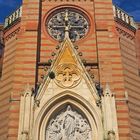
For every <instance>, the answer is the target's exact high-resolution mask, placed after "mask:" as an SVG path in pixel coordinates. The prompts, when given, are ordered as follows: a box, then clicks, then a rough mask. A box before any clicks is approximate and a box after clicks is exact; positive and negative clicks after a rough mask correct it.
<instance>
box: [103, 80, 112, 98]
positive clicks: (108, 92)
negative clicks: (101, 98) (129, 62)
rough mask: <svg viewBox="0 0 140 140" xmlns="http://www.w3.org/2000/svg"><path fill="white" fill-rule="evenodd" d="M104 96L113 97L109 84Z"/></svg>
mask: <svg viewBox="0 0 140 140" xmlns="http://www.w3.org/2000/svg"><path fill="white" fill-rule="evenodd" d="M104 95H105V96H112V92H111V90H110V86H109V84H108V83H107V84H106V87H105V90H104Z"/></svg>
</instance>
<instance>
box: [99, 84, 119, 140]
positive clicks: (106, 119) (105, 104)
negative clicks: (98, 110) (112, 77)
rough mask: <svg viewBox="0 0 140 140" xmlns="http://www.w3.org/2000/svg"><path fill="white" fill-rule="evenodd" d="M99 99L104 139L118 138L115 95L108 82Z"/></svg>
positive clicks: (117, 139)
mask: <svg viewBox="0 0 140 140" xmlns="http://www.w3.org/2000/svg"><path fill="white" fill-rule="evenodd" d="M101 99H102V112H103V124H104V135H105V140H119V137H118V124H117V114H116V104H115V97H114V95H113V94H112V93H111V90H110V88H109V85H108V84H107V85H106V88H105V90H104V94H103V96H102V97H101Z"/></svg>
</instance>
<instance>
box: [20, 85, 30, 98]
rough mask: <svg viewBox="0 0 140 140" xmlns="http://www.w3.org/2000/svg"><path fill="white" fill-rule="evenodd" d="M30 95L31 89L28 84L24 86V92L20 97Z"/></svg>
mask: <svg viewBox="0 0 140 140" xmlns="http://www.w3.org/2000/svg"><path fill="white" fill-rule="evenodd" d="M29 94H30V95H31V94H32V88H31V86H30V84H29V83H27V84H26V85H25V87H24V91H23V92H22V94H21V95H22V96H27V95H29Z"/></svg>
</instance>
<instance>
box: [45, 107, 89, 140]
mask: <svg viewBox="0 0 140 140" xmlns="http://www.w3.org/2000/svg"><path fill="white" fill-rule="evenodd" d="M46 140H91V128H90V125H89V123H88V121H87V119H86V118H84V117H83V116H82V115H80V114H79V113H78V112H77V111H73V110H72V109H71V106H68V107H67V109H66V110H65V111H63V112H61V113H60V114H59V115H57V116H56V118H55V119H51V120H50V122H49V124H48V126H47V130H46Z"/></svg>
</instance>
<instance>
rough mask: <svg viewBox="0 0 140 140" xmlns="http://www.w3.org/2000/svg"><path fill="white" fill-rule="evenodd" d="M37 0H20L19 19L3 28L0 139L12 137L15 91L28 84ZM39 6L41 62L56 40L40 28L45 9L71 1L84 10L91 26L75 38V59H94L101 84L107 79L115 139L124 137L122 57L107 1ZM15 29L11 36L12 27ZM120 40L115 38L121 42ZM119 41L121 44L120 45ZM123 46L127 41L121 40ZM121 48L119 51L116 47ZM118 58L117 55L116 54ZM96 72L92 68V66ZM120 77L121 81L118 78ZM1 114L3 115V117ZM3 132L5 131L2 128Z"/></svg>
mask: <svg viewBox="0 0 140 140" xmlns="http://www.w3.org/2000/svg"><path fill="white" fill-rule="evenodd" d="M38 1H39V0H24V1H23V13H22V18H21V22H20V23H19V24H17V25H16V26H13V27H12V28H10V29H8V30H7V31H6V32H5V43H6V44H5V45H6V47H5V56H4V67H3V76H2V80H1V84H0V88H1V90H0V95H1V96H0V100H1V106H0V108H1V109H0V111H1V112H0V121H3V123H0V139H3V140H4V139H9V140H16V139H17V130H18V119H19V101H12V102H11V103H10V104H9V98H10V96H12V99H18V100H19V99H20V98H19V97H20V93H21V92H22V91H23V90H24V87H25V85H26V84H27V83H29V84H30V85H32V86H34V81H35V62H36V48H37V25H38V13H39V3H38ZM42 4H43V7H42V34H41V62H47V61H48V60H49V59H50V58H51V59H53V57H52V56H51V53H52V52H53V51H54V52H55V51H56V49H55V47H56V46H57V45H58V44H59V43H58V42H57V41H54V40H53V39H52V38H51V37H50V36H49V35H48V34H47V32H46V29H45V26H44V23H45V19H46V18H47V16H48V15H49V12H50V11H51V10H52V9H54V8H56V7H57V6H62V5H66V6H74V7H75V8H79V9H81V10H83V11H85V13H86V14H88V15H89V18H90V22H91V27H90V32H89V33H88V35H87V37H85V38H84V39H82V40H80V41H78V42H76V43H75V45H78V46H79V50H78V51H81V52H82V53H83V56H82V57H81V59H85V60H87V62H99V73H100V76H99V75H98V74H97V75H95V77H97V80H99V79H100V81H101V84H102V85H103V87H104V86H105V84H106V83H109V84H110V87H111V89H112V91H113V92H115V93H116V100H117V101H116V104H117V117H118V124H119V135H120V140H128V139H129V137H130V125H129V116H128V107H127V104H126V102H125V101H124V97H125V96H124V93H125V87H126V88H127V86H126V81H125V78H126V73H125V72H126V71H125V70H124V69H125V68H124V65H122V63H125V62H126V61H125V58H124V57H122V53H125V51H123V49H122V47H120V42H119V35H118V34H117V32H116V28H115V27H116V25H115V22H114V18H113V12H112V2H111V0H106V1H104V0H94V1H93V0H87V1H84V0H81V1H65V0H64V1H54V0H51V1H50V0H46V1H44V2H43V3H42ZM17 29H19V30H18V32H16V33H15V34H14V35H12V34H13V32H15V31H16V30H17ZM123 41H124V40H123V39H121V42H123ZM121 46H122V45H121ZM125 46H127V41H126V42H125ZM121 50H122V52H121ZM122 58H123V59H122ZM96 72H97V71H96ZM124 81H125V82H124ZM5 118H6V119H5ZM7 132H8V133H7Z"/></svg>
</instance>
